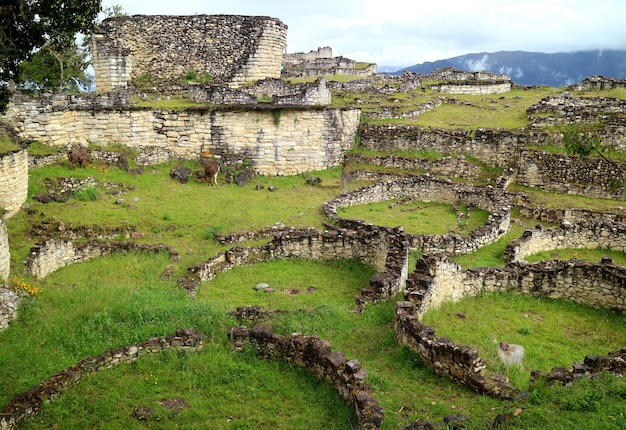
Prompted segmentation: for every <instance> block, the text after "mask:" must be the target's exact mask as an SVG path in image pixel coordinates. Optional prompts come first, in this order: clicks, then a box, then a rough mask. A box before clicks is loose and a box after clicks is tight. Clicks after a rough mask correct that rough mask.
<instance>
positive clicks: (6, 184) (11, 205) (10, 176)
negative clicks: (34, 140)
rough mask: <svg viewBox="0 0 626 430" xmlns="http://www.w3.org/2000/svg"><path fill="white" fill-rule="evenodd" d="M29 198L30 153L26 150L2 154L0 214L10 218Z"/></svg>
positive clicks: (0, 157) (0, 165) (0, 160)
mask: <svg viewBox="0 0 626 430" xmlns="http://www.w3.org/2000/svg"><path fill="white" fill-rule="evenodd" d="M27 196H28V153H27V151H26V150H25V149H21V150H15V151H12V152H5V153H4V154H0V212H1V211H2V210H4V213H3V214H2V213H0V217H2V218H10V217H12V216H13V215H15V214H16V213H17V211H18V210H20V208H21V207H22V205H23V204H24V202H26V197H27Z"/></svg>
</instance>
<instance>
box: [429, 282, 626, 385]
mask: <svg viewBox="0 0 626 430" xmlns="http://www.w3.org/2000/svg"><path fill="white" fill-rule="evenodd" d="M459 315H463V317H462V318H460V317H459ZM423 322H424V323H425V324H427V325H431V326H433V327H435V328H436V330H437V335H438V336H440V337H448V338H450V339H453V340H454V341H455V342H456V343H460V344H465V345H472V346H474V347H476V348H477V349H478V351H479V352H480V354H481V356H482V357H483V358H485V359H486V360H487V364H488V368H489V369H492V370H495V371H498V372H503V373H507V372H508V373H507V374H508V376H509V377H511V380H512V381H513V382H514V383H515V385H516V386H517V387H518V388H520V389H521V390H528V389H529V387H528V378H529V375H530V371H531V370H534V369H538V370H543V371H550V370H551V369H552V367H555V366H560V367H565V368H570V369H571V365H572V363H573V362H582V361H583V359H584V356H585V355H591V354H607V353H608V352H610V351H617V350H619V349H621V348H622V347H623V346H624V344H626V332H625V331H624V329H623V327H624V324H625V323H626V316H625V315H623V314H619V313H614V312H611V311H608V310H604V309H593V308H590V307H587V306H582V305H578V304H576V303H573V302H568V301H562V300H548V299H541V298H534V297H528V296H522V295H519V294H512V293H507V294H498V293H484V294H482V295H480V296H478V297H469V298H465V299H463V300H461V301H459V302H456V303H451V302H447V303H445V304H444V305H443V306H442V307H441V308H439V309H437V310H431V311H428V312H427V313H426V315H424V318H423ZM469 327H471V329H468V328H469ZM502 340H504V341H507V342H509V343H515V344H518V345H522V346H523V347H524V348H525V356H524V371H523V372H522V371H519V369H514V368H513V369H508V370H507V369H505V368H504V366H503V365H502V364H500V362H499V360H498V359H497V357H496V353H495V351H496V349H495V346H496V342H500V341H502Z"/></svg>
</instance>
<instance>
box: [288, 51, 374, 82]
mask: <svg viewBox="0 0 626 430" xmlns="http://www.w3.org/2000/svg"><path fill="white" fill-rule="evenodd" d="M282 66H283V68H282V71H281V77H282V78H285V79H290V78H308V77H312V76H314V77H318V76H327V75H347V76H359V77H365V76H371V75H375V74H376V73H377V70H378V69H377V66H376V64H373V63H367V64H365V65H364V67H359V65H358V63H357V62H356V61H354V60H351V59H349V58H345V57H333V50H332V48H331V47H329V46H326V47H323V48H322V47H320V48H317V51H310V52H294V53H290V54H285V55H284V56H283V65H282Z"/></svg>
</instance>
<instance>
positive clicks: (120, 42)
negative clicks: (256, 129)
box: [92, 15, 287, 91]
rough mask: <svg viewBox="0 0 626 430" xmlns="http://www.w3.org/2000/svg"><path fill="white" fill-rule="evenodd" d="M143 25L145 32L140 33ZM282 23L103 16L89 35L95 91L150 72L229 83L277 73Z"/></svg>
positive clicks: (220, 18) (161, 78) (174, 78)
mask: <svg viewBox="0 0 626 430" xmlns="http://www.w3.org/2000/svg"><path fill="white" fill-rule="evenodd" d="M147 28H149V29H150V31H146V29H147ZM286 41H287V26H286V25H285V24H283V23H282V22H281V21H279V20H278V19H275V18H270V17H261V16H258V17H255V16H238V15H192V16H164V15H151V16H149V15H134V16H125V17H114V18H108V19H106V20H104V21H103V22H102V24H101V25H100V26H99V29H98V32H97V33H95V34H94V37H93V47H92V50H93V51H92V52H93V58H94V70H95V75H96V87H97V89H98V91H110V90H111V89H115V88H120V87H127V86H130V85H132V81H133V80H139V79H140V78H142V77H144V76H151V77H152V78H153V79H156V80H157V81H159V82H163V81H168V80H169V81H180V78H182V77H183V76H184V75H186V74H187V73H188V72H189V71H193V72H195V73H196V75H197V76H198V77H202V76H203V75H204V74H205V73H208V74H209V75H210V76H211V77H212V78H213V80H214V81H219V82H224V83H227V84H229V85H232V86H234V87H237V86H241V85H243V84H245V83H246V82H248V81H255V80H259V79H264V78H267V77H274V78H278V77H280V66H281V63H282V56H283V52H284V49H285V46H286Z"/></svg>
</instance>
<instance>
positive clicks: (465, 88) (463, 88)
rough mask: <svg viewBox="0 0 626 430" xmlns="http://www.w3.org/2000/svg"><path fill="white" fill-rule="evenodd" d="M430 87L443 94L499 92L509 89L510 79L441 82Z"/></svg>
mask: <svg viewBox="0 0 626 430" xmlns="http://www.w3.org/2000/svg"><path fill="white" fill-rule="evenodd" d="M430 88H431V89H432V90H435V91H439V92H441V93H444V94H474V95H483V94H501V93H506V92H508V91H511V81H510V80H508V81H507V80H504V81H475V82H472V81H458V82H442V83H440V84H437V85H432V86H431V87H430Z"/></svg>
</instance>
